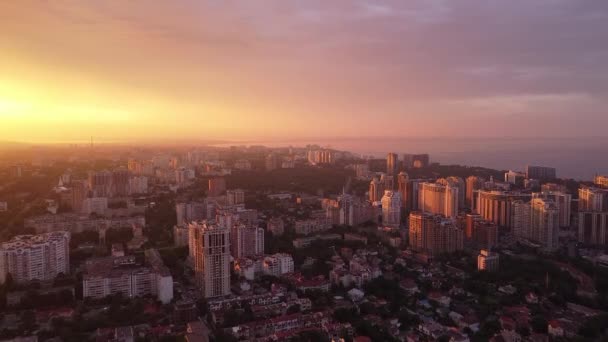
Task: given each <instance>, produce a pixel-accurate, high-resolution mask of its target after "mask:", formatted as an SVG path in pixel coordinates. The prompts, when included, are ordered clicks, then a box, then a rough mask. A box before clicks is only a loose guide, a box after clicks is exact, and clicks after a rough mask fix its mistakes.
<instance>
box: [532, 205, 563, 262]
mask: <svg viewBox="0 0 608 342" xmlns="http://www.w3.org/2000/svg"><path fill="white" fill-rule="evenodd" d="M530 225H531V229H532V232H531V233H532V238H533V240H535V241H538V242H539V243H541V244H542V245H543V247H545V248H547V249H549V250H555V249H557V248H558V247H559V243H558V238H559V209H558V208H557V205H556V204H555V202H553V201H551V200H545V199H542V198H533V199H532V202H531V203H530Z"/></svg>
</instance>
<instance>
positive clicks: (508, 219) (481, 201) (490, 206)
mask: <svg viewBox="0 0 608 342" xmlns="http://www.w3.org/2000/svg"><path fill="white" fill-rule="evenodd" d="M530 198H531V196H530V194H526V193H521V192H515V191H498V190H493V191H489V190H477V191H473V203H474V207H473V208H472V209H473V212H474V213H476V214H480V215H481V217H483V219H484V220H486V221H492V222H494V223H496V224H497V225H498V227H503V228H504V227H506V228H511V227H512V218H513V208H512V204H513V202H514V201H517V200H522V201H524V202H527V201H528V200H530Z"/></svg>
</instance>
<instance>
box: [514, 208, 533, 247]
mask: <svg viewBox="0 0 608 342" xmlns="http://www.w3.org/2000/svg"><path fill="white" fill-rule="evenodd" d="M530 209H531V208H530V203H528V202H526V201H523V200H517V201H514V202H513V203H511V212H512V220H511V232H512V233H513V235H515V236H516V237H520V238H525V239H528V238H530V236H532V233H531V226H530Z"/></svg>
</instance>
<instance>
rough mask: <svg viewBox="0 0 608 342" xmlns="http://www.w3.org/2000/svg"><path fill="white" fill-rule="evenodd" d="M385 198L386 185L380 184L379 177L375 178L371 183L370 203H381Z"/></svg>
mask: <svg viewBox="0 0 608 342" xmlns="http://www.w3.org/2000/svg"><path fill="white" fill-rule="evenodd" d="M382 196H384V183H382V182H380V180H379V179H378V177H374V178H373V179H372V180H371V182H370V183H369V201H370V202H372V203H374V202H379V201H380V200H381V199H382Z"/></svg>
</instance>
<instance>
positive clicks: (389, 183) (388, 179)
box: [380, 173, 395, 190]
mask: <svg viewBox="0 0 608 342" xmlns="http://www.w3.org/2000/svg"><path fill="white" fill-rule="evenodd" d="M380 183H382V184H384V190H393V189H394V188H395V177H394V176H390V175H387V174H386V173H383V174H381V175H380Z"/></svg>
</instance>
